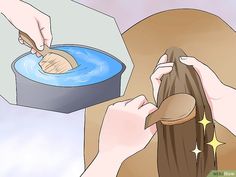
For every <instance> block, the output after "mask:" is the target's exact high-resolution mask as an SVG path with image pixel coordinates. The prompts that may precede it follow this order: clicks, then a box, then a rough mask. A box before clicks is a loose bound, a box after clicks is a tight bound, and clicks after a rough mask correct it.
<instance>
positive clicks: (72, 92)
mask: <svg viewBox="0 0 236 177" xmlns="http://www.w3.org/2000/svg"><path fill="white" fill-rule="evenodd" d="M53 48H55V49H58V50H63V51H66V52H67V53H69V54H70V55H72V56H73V57H74V58H75V60H76V62H77V63H78V65H79V66H78V67H76V68H74V69H72V70H70V71H68V72H66V73H63V74H49V73H45V72H44V71H43V70H42V69H41V67H40V65H39V62H40V61H41V60H42V57H37V56H35V55H33V54H31V53H30V52H28V53H26V54H23V55H22V56H20V57H18V58H17V59H16V60H15V61H14V62H13V63H12V69H13V71H14V73H15V76H16V90H17V91H16V96H17V97H16V101H17V104H18V105H21V106H27V107H34V108H38V109H45V110H50V111H56V112H63V113H70V112H74V111H77V110H79V109H83V108H86V107H89V106H92V105H95V104H98V103H101V102H104V101H107V100H110V99H113V98H117V97H119V96H120V87H121V75H122V73H123V72H124V70H125V65H124V64H123V63H122V62H121V61H120V60H118V59H117V58H116V57H114V56H112V55H110V54H108V53H106V52H104V51H101V50H98V49H94V48H91V47H87V46H80V45H56V46H53Z"/></svg>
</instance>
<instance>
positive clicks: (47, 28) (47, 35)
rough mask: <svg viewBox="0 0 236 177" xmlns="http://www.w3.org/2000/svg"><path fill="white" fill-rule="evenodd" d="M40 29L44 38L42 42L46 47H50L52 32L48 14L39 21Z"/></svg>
mask: <svg viewBox="0 0 236 177" xmlns="http://www.w3.org/2000/svg"><path fill="white" fill-rule="evenodd" d="M40 29H41V34H42V36H43V39H44V43H45V44H46V45H47V46H48V47H50V46H51V43H52V32H51V19H50V17H49V16H46V18H45V19H43V20H42V21H41V22H40Z"/></svg>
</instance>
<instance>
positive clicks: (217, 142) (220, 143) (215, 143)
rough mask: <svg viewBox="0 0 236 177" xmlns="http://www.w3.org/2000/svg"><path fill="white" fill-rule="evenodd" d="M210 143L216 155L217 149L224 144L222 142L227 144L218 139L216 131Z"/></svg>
mask: <svg viewBox="0 0 236 177" xmlns="http://www.w3.org/2000/svg"><path fill="white" fill-rule="evenodd" d="M207 144H208V145H210V146H211V147H212V149H213V152H214V157H215V155H216V150H217V148H218V146H220V145H222V144H225V143H222V142H220V141H218V139H217V137H216V132H214V136H213V139H212V140H211V141H210V142H209V143H207Z"/></svg>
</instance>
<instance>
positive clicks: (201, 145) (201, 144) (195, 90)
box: [157, 48, 217, 177]
mask: <svg viewBox="0 0 236 177" xmlns="http://www.w3.org/2000/svg"><path fill="white" fill-rule="evenodd" d="M166 54H167V56H168V62H173V63H174V66H173V70H172V71H171V72H170V73H169V74H166V75H164V76H163V78H162V81H161V85H160V90H159V93H158V98H157V106H158V107H159V106H160V104H161V103H162V101H163V100H164V99H166V98H167V97H169V96H171V95H174V94H177V93H186V94H190V95H192V96H193V97H194V98H195V100H196V117H195V118H194V119H192V120H190V121H188V122H186V123H183V124H179V125H172V126H167V125H163V124H161V123H157V129H158V152H157V162H158V171H159V175H160V177H205V176H207V175H208V173H209V172H210V171H211V170H213V169H217V161H216V156H215V157H214V153H213V150H212V147H210V146H209V145H208V144H207V143H208V142H209V141H211V140H212V137H213V134H214V129H215V128H214V124H213V119H212V114H211V109H210V106H209V104H208V102H207V98H206V95H205V93H204V90H203V87H202V84H201V80H200V78H199V76H198V74H197V73H196V71H195V70H194V68H193V67H192V66H186V65H184V64H182V63H181V62H180V61H179V58H180V57H181V56H186V54H185V53H184V51H183V50H182V49H179V48H170V49H168V50H167V51H166ZM179 104H181V103H179ZM204 115H205V116H206V118H207V119H208V120H209V121H211V122H212V123H211V124H208V125H207V126H206V130H205V133H204V129H203V126H202V124H200V123H199V121H201V120H202V119H203V116H204ZM196 144H197V146H198V149H200V150H201V151H202V152H200V153H199V154H198V157H197V158H196V157H195V154H194V153H193V152H192V151H193V150H194V149H195V147H196Z"/></svg>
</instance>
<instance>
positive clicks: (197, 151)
mask: <svg viewBox="0 0 236 177" xmlns="http://www.w3.org/2000/svg"><path fill="white" fill-rule="evenodd" d="M192 152H193V153H194V154H195V157H196V160H197V158H198V154H199V153H200V152H202V151H201V150H199V149H198V146H197V142H196V146H195V149H194V150H192Z"/></svg>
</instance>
